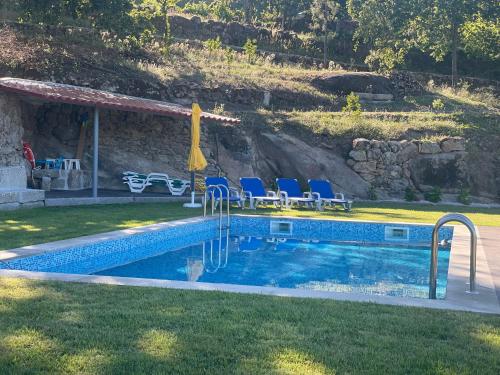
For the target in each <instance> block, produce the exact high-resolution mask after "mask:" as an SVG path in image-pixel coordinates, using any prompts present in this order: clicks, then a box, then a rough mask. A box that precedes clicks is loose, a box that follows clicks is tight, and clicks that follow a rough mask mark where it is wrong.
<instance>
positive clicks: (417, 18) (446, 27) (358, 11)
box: [348, 0, 495, 85]
mask: <svg viewBox="0 0 500 375" xmlns="http://www.w3.org/2000/svg"><path fill="white" fill-rule="evenodd" d="M492 9H493V8H492V7H491V6H490V1H488V0H412V1H410V0H405V1H398V0H349V1H348V11H349V14H350V15H351V17H352V18H353V19H354V20H355V21H357V23H358V28H357V30H356V33H355V38H356V39H357V40H358V41H364V42H366V43H369V44H370V45H371V47H372V49H371V51H370V54H369V56H368V57H367V62H368V63H370V64H371V65H373V64H375V63H378V64H379V65H380V66H381V67H382V68H388V69H389V70H390V69H393V68H394V67H395V66H396V65H398V64H401V63H403V62H404V59H405V57H406V54H407V53H408V51H409V50H410V49H411V48H417V49H419V50H421V51H423V52H425V53H429V55H430V56H432V57H433V58H434V59H435V60H436V61H442V60H443V59H444V57H445V56H447V55H451V60H452V64H451V73H452V74H451V75H452V85H456V83H457V76H458V51H459V50H460V49H462V48H464V44H465V42H466V40H465V35H466V34H464V33H463V30H464V28H465V27H466V25H468V23H469V22H471V21H473V20H474V19H475V17H478V16H480V15H485V16H489V17H492V16H493V17H494V14H495V11H494V10H492ZM486 29H488V28H485V29H484V30H485V31H486ZM476 30H478V29H476ZM488 30H490V29H488ZM469 35H470V36H472V34H471V33H469ZM483 35H484V34H483Z"/></svg>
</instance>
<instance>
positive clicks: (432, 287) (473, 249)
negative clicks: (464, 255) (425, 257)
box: [429, 214, 477, 299]
mask: <svg viewBox="0 0 500 375" xmlns="http://www.w3.org/2000/svg"><path fill="white" fill-rule="evenodd" d="M450 221H456V222H459V223H461V224H464V225H465V226H466V227H467V228H468V229H469V232H470V236H471V241H470V274H469V292H470V293H475V292H476V253H477V234H476V227H475V226H474V223H473V222H472V221H471V220H470V219H469V218H468V217H467V216H465V215H462V214H447V215H444V216H443V217H442V218H441V219H439V220H438V221H437V222H436V225H435V226H434V230H433V231H432V252H431V268H430V275H429V298H430V299H436V288H437V265H438V248H439V229H441V227H442V226H443V225H445V224H446V223H449V222H450Z"/></svg>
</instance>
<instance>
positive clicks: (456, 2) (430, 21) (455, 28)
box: [408, 0, 482, 86]
mask: <svg viewBox="0 0 500 375" xmlns="http://www.w3.org/2000/svg"><path fill="white" fill-rule="evenodd" d="M481 3H482V1H478V0H417V1H415V2H414V6H415V14H416V17H414V18H413V19H409V20H408V25H409V28H408V29H409V32H410V36H411V37H412V39H413V40H414V41H415V45H416V46H417V47H418V48H419V49H421V50H422V51H424V52H428V53H429V54H430V55H431V56H432V57H433V58H434V59H435V60H436V61H442V60H443V59H444V57H445V56H446V55H448V54H451V81H452V86H455V85H456V84H457V78H458V50H459V49H460V48H461V47H463V39H462V35H461V32H460V31H461V28H462V27H463V26H464V25H465V24H466V23H467V22H468V21H469V20H471V19H472V18H473V16H474V15H476V14H477V12H479V11H480V6H479V5H480V4H481Z"/></svg>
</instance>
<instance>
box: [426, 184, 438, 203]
mask: <svg viewBox="0 0 500 375" xmlns="http://www.w3.org/2000/svg"><path fill="white" fill-rule="evenodd" d="M424 197H425V200H426V201H429V202H432V203H438V202H441V189H440V188H439V187H437V186H435V187H434V188H432V190H430V191H428V192H426V193H425V194H424Z"/></svg>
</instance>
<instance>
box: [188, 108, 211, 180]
mask: <svg viewBox="0 0 500 375" xmlns="http://www.w3.org/2000/svg"><path fill="white" fill-rule="evenodd" d="M200 123H201V108H200V106H199V105H198V104H197V103H193V114H192V117H191V152H190V153H189V160H188V169H189V171H190V172H195V171H202V170H204V169H205V168H206V167H207V160H206V159H205V156H203V152H201V148H200V138H201V135H200V133H201V131H200Z"/></svg>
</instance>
